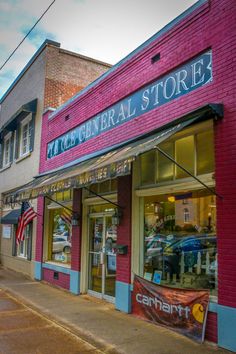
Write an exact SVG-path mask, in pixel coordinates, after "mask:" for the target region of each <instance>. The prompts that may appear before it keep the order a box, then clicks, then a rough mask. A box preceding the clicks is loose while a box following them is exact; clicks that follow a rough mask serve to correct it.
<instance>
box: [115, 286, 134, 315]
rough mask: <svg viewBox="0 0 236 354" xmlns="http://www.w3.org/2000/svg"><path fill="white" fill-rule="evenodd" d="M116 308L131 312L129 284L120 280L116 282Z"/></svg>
mask: <svg viewBox="0 0 236 354" xmlns="http://www.w3.org/2000/svg"><path fill="white" fill-rule="evenodd" d="M115 306H116V309H117V310H120V311H123V312H126V313H130V312H131V289H130V284H127V283H123V282H121V281H117V282H116V301H115Z"/></svg>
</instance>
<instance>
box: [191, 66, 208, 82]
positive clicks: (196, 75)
mask: <svg viewBox="0 0 236 354" xmlns="http://www.w3.org/2000/svg"><path fill="white" fill-rule="evenodd" d="M191 67H192V87H194V86H196V85H199V84H201V83H203V82H204V78H205V73H204V74H203V72H202V69H203V68H202V67H203V59H200V60H198V61H197V62H196V63H193V64H192V65H191Z"/></svg>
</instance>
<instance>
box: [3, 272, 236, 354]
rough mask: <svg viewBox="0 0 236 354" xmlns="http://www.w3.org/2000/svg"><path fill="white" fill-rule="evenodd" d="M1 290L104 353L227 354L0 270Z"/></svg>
mask: <svg viewBox="0 0 236 354" xmlns="http://www.w3.org/2000/svg"><path fill="white" fill-rule="evenodd" d="M0 288H1V289H3V290H6V291H8V292H9V293H11V294H12V295H14V296H16V297H17V298H18V299H19V300H21V301H23V302H24V303H25V304H27V305H28V306H30V307H32V308H34V309H36V310H37V311H39V312H41V313H42V314H44V315H45V316H47V317H48V318H50V319H51V320H54V321H55V322H57V323H60V325H62V326H64V327H66V328H69V329H70V330H71V332H72V333H74V334H76V335H78V336H79V337H80V338H82V339H84V340H85V341H87V342H89V343H90V344H92V345H95V346H96V347H97V348H98V349H100V350H101V351H103V352H104V353H109V354H115V353H127V354H199V352H201V354H213V353H215V354H227V353H228V354H229V353H230V352H229V351H226V350H223V349H220V348H217V347H216V346H214V345H209V344H206V343H204V344H198V343H195V342H193V341H191V340H189V339H188V338H185V337H183V336H181V335H179V334H176V333H175V332H172V331H170V330H168V329H165V328H162V327H159V326H156V325H153V324H150V323H148V322H145V321H143V320H139V319H137V318H135V317H133V316H132V315H127V314H124V313H121V312H119V311H117V310H115V309H114V306H113V305H112V304H109V303H106V302H103V301H101V300H98V299H96V298H93V297H90V296H87V295H80V296H75V295H73V294H71V293H68V292H66V291H63V290H60V289H56V288H54V287H51V286H49V285H47V284H44V283H41V282H36V281H33V280H31V279H29V278H27V277H25V276H23V275H22V274H19V273H15V272H13V271H10V270H5V269H3V268H0ZM68 354H69V353H68Z"/></svg>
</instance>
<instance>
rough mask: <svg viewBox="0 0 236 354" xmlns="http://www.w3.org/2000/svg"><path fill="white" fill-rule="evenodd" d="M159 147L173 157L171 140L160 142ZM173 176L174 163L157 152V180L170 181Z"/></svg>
mask: <svg viewBox="0 0 236 354" xmlns="http://www.w3.org/2000/svg"><path fill="white" fill-rule="evenodd" d="M160 148H161V149H162V150H163V151H164V152H166V153H167V154H168V155H170V156H171V157H174V144H173V142H165V143H162V144H160ZM173 177H174V164H173V162H172V161H170V160H168V158H166V156H164V155H163V154H161V153H160V152H158V167H157V181H158V182H164V181H170V180H172V179H173Z"/></svg>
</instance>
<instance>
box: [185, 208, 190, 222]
mask: <svg viewBox="0 0 236 354" xmlns="http://www.w3.org/2000/svg"><path fill="white" fill-rule="evenodd" d="M189 221H190V213H189V210H188V209H187V208H184V223H188V222H189Z"/></svg>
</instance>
